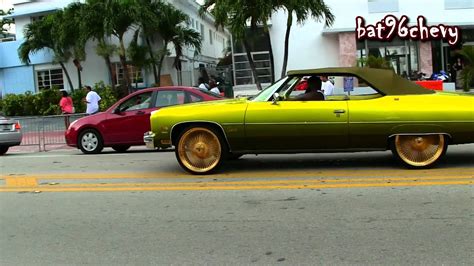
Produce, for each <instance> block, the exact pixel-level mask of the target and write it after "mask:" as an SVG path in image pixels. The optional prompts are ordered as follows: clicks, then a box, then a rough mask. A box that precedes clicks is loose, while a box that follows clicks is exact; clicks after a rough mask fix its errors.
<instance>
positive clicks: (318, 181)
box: [38, 176, 474, 188]
mask: <svg viewBox="0 0 474 266" xmlns="http://www.w3.org/2000/svg"><path fill="white" fill-rule="evenodd" d="M465 179H467V180H471V181H474V177H465V176H451V177H445V178H437V177H431V178H354V179H307V180H301V179H300V180H294V179H285V180H283V179H278V180H256V181H215V182H161V183H106V184H104V183H99V184H98V183H85V184H81V183H76V184H57V185H59V186H61V187H113V186H177V187H179V186H224V185H225V186H232V185H248V186H259V185H271V184H279V185H289V184H324V183H374V182H379V183H390V182H405V183H407V182H426V181H434V180H437V181H452V180H458V181H459V180H463V181H465ZM49 186H50V185H49V184H45V185H39V186H38V187H39V188H42V187H49Z"/></svg>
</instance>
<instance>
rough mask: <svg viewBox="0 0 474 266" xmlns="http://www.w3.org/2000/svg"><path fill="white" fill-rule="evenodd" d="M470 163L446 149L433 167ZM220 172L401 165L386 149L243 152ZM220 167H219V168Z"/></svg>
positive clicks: (472, 157) (465, 155) (471, 155)
mask: <svg viewBox="0 0 474 266" xmlns="http://www.w3.org/2000/svg"><path fill="white" fill-rule="evenodd" d="M465 166H471V167H472V166H474V152H452V153H449V152H448V153H447V154H446V157H445V158H444V160H443V161H441V162H440V163H439V164H438V165H437V166H435V168H454V167H465ZM222 167H223V168H222V169H223V170H224V172H226V173H227V172H233V173H239V172H246V171H252V172H254V171H262V172H263V171H275V170H276V171H278V170H281V171H285V170H288V171H291V170H306V169H307V170H312V171H315V170H316V171H317V170H318V169H321V170H328V169H329V170H331V169H333V170H336V169H337V170H341V169H345V170H350V169H357V170H368V169H372V170H374V169H405V167H404V166H403V165H402V164H401V163H399V162H398V161H397V160H396V159H395V158H394V157H393V156H392V153H391V152H390V151H386V152H359V153H331V154H328V153H321V154H305V155H301V154H300V155H258V156H255V155H245V156H243V157H242V158H241V159H239V160H234V161H228V162H226V163H225V164H224V165H223V166H222ZM221 171H222V170H221Z"/></svg>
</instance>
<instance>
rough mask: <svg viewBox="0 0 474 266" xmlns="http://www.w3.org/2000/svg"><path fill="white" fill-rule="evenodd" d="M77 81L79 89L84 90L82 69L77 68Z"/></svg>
mask: <svg viewBox="0 0 474 266" xmlns="http://www.w3.org/2000/svg"><path fill="white" fill-rule="evenodd" d="M77 79H78V85H79V89H81V88H82V78H81V69H79V68H77Z"/></svg>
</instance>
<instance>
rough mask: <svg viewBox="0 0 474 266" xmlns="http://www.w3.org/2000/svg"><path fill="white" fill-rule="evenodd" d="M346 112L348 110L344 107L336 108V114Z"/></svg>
mask: <svg viewBox="0 0 474 266" xmlns="http://www.w3.org/2000/svg"><path fill="white" fill-rule="evenodd" d="M345 112H346V110H343V109H336V110H334V113H335V114H343V113H345Z"/></svg>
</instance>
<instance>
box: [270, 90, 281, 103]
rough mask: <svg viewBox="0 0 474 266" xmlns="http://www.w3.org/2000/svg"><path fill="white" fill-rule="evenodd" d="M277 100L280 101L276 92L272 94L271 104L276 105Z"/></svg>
mask: <svg viewBox="0 0 474 266" xmlns="http://www.w3.org/2000/svg"><path fill="white" fill-rule="evenodd" d="M278 100H280V94H278V92H275V93H274V94H273V101H272V104H278Z"/></svg>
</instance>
